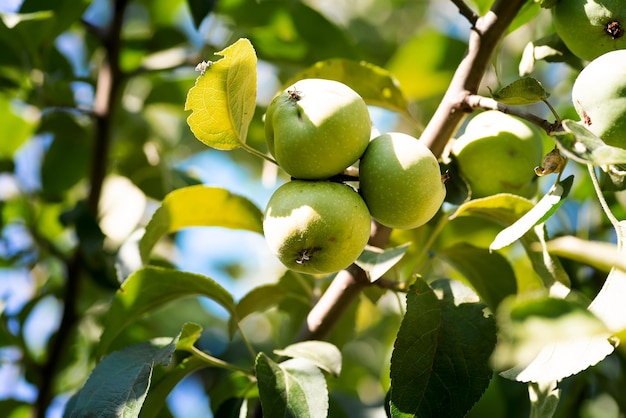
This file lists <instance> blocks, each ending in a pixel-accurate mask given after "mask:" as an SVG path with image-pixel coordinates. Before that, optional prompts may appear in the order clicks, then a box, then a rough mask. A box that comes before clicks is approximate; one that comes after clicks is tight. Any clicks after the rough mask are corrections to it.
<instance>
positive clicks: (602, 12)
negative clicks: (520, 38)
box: [552, 0, 626, 61]
mask: <svg viewBox="0 0 626 418" xmlns="http://www.w3.org/2000/svg"><path fill="white" fill-rule="evenodd" d="M552 16H553V18H554V28H555V30H556V32H557V34H558V35H559V37H560V38H561V39H562V40H563V42H564V43H565V45H566V46H567V47H568V48H569V50H570V51H572V53H573V54H574V55H576V56H577V57H579V58H582V59H584V60H588V61H591V60H593V59H594V58H596V57H598V56H600V55H602V54H604V53H606V52H609V51H613V50H616V49H623V48H626V37H624V31H625V30H626V4H624V0H558V1H557V3H556V4H555V5H554V7H553V8H552Z"/></svg>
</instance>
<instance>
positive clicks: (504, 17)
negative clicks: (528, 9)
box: [420, 0, 526, 156]
mask: <svg viewBox="0 0 626 418" xmlns="http://www.w3.org/2000/svg"><path fill="white" fill-rule="evenodd" d="M524 3H526V0H496V2H495V3H494V5H493V7H492V9H491V10H490V11H489V12H487V14H486V15H485V16H482V17H480V18H478V19H477V20H476V23H475V25H474V27H473V28H472V30H471V32H470V37H469V45H468V51H467V55H466V56H465V58H463V60H462V61H461V63H460V64H459V66H458V68H457V69H456V72H455V73H454V76H453V77H452V81H451V82H450V85H449V86H448V90H447V91H446V93H445V95H444V97H443V99H442V101H441V103H440V104H439V106H438V107H437V110H436V111H435V114H434V115H433V117H432V118H431V120H430V122H429V123H428V125H426V128H425V129H424V132H422V135H421V136H420V139H421V140H422V141H423V142H424V144H426V145H427V146H428V147H429V148H430V149H431V151H432V152H433V153H434V154H435V155H436V156H439V155H441V153H442V152H443V150H444V148H445V146H446V144H447V143H448V141H449V140H450V138H452V136H453V135H454V134H455V133H456V131H457V129H458V127H459V125H460V124H461V122H463V120H464V119H465V117H466V116H467V114H468V113H469V112H471V110H472V109H471V108H469V107H468V106H467V104H466V96H468V95H470V94H476V93H477V91H478V87H479V86H480V82H481V81H482V78H483V76H484V74H485V71H486V70H487V66H488V65H489V62H490V60H491V57H492V55H493V52H494V50H495V48H496V46H497V45H498V43H499V42H500V40H501V39H502V38H503V36H504V34H505V33H506V30H507V28H508V27H509V25H510V24H511V22H512V21H513V19H514V18H515V16H516V14H517V12H518V11H519V10H520V9H521V7H522V6H523V5H524Z"/></svg>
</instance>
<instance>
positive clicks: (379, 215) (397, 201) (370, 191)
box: [359, 132, 446, 229]
mask: <svg viewBox="0 0 626 418" xmlns="http://www.w3.org/2000/svg"><path fill="white" fill-rule="evenodd" d="M359 188H360V192H361V195H362V196H363V199H364V200H365V203H366V204H367V207H368V208H369V210H370V213H371V214H372V216H373V217H374V218H375V219H376V220H377V221H378V222H380V223H381V224H383V225H386V226H388V227H391V228H400V229H410V228H416V227H418V226H421V225H423V224H425V223H426V222H428V221H429V220H430V219H431V218H432V217H433V216H435V214H436V213H437V211H438V210H439V208H440V207H441V204H442V203H443V200H444V198H445V196H446V188H445V186H444V184H443V181H442V178H441V172H440V169H439V163H438V162H437V158H435V156H434V155H433V153H432V152H431V151H430V149H428V147H426V146H425V145H424V144H422V143H421V142H420V141H419V140H418V139H416V138H414V137H412V136H410V135H407V134H403V133H399V132H391V133H386V134H382V135H380V136H378V137H376V138H374V139H373V140H372V141H371V142H370V144H369V145H368V147H367V149H366V150H365V154H363V157H361V161H360V164H359Z"/></svg>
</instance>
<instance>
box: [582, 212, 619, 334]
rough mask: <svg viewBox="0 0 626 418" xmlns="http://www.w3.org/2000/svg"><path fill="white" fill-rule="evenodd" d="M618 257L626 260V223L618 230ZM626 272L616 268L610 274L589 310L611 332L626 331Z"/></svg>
mask: <svg viewBox="0 0 626 418" xmlns="http://www.w3.org/2000/svg"><path fill="white" fill-rule="evenodd" d="M616 234H617V248H618V249H619V254H618V257H619V258H620V259H621V261H622V263H620V265H621V264H623V261H624V260H626V221H621V222H620V223H619V228H616ZM624 300H626V271H624V270H622V269H620V268H619V267H618V266H615V267H613V268H612V269H611V271H610V272H609V275H608V276H607V278H606V281H605V282H604V284H603V285H602V288H601V289H600V292H599V293H598V294H597V295H596V297H595V298H594V299H593V301H592V302H591V304H590V305H589V310H590V311H591V312H593V313H594V314H595V315H596V316H597V317H598V318H600V319H602V321H604V323H605V324H606V326H607V327H608V328H609V329H610V330H611V332H614V333H615V332H620V331H623V330H624V329H626V303H624Z"/></svg>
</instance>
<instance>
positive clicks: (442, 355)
mask: <svg viewBox="0 0 626 418" xmlns="http://www.w3.org/2000/svg"><path fill="white" fill-rule="evenodd" d="M446 283H447V284H448V289H445V288H444V295H443V297H442V299H441V300H440V299H438V298H437V296H436V295H435V293H434V292H433V290H432V289H431V288H430V287H429V286H428V285H427V284H426V283H425V282H423V281H421V280H419V279H418V281H417V282H416V283H415V284H414V285H413V286H411V288H410V289H409V292H408V294H407V311H406V314H405V316H404V319H403V320H402V324H401V326H400V331H399V332H398V336H397V339H396V342H395V345H394V349H393V353H392V357H391V396H390V399H391V416H392V417H409V416H411V417H412V416H419V417H422V418H426V417H444V416H464V415H465V414H466V413H467V411H469V410H470V408H471V407H472V405H474V403H475V402H476V401H477V400H478V399H479V398H480V396H481V395H482V393H483V392H484V391H485V389H486V388H487V386H488V385H489V380H490V379H491V376H492V371H491V369H490V367H489V357H490V354H491V352H492V350H493V348H494V346H495V343H496V329H495V323H494V320H493V318H492V317H485V316H484V313H483V308H484V305H483V304H478V303H460V304H459V305H456V304H455V303H454V297H453V296H452V295H450V293H451V291H450V289H449V285H450V284H451V282H446Z"/></svg>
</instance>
